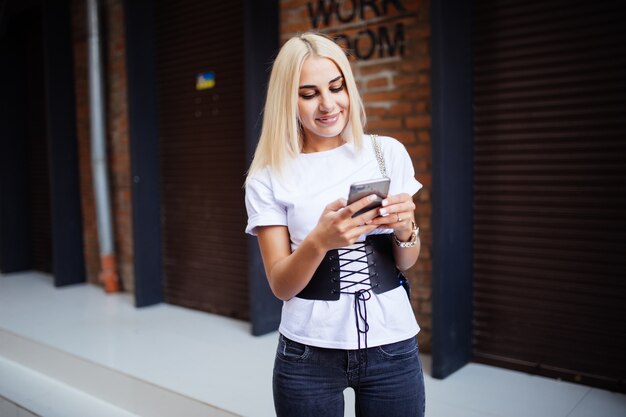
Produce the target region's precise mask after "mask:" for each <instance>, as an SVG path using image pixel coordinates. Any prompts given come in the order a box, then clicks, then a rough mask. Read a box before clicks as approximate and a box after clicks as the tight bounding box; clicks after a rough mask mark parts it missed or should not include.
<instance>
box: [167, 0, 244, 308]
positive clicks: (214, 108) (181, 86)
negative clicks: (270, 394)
mask: <svg viewBox="0 0 626 417" xmlns="http://www.w3.org/2000/svg"><path fill="white" fill-rule="evenodd" d="M242 22H243V9H242V4H241V2H238V1H234V2H230V1H228V2H203V1H192V0H185V1H160V2H159V3H158V6H157V51H156V53H157V69H158V75H157V78H158V86H157V87H158V106H159V135H160V146H161V169H162V171H161V175H162V178H161V181H162V200H163V201H162V209H163V210H162V213H163V219H162V225H163V240H164V250H163V254H164V255H163V256H164V273H165V296H166V300H167V301H168V302H170V303H172V304H178V305H182V306H187V307H191V308H195V309H200V310H204V311H210V312H215V313H219V314H224V315H228V316H232V317H238V318H243V319H247V318H248V316H249V312H248V311H249V307H248V284H247V255H246V254H247V252H246V247H247V246H246V245H247V243H246V238H245V235H244V233H243V231H244V227H245V223H246V214H245V207H244V196H243V190H242V184H243V181H244V174H245V169H246V167H245V166H244V163H245V154H244V152H245V148H244V119H243V111H244V103H243V95H244V90H243V87H244V82H243V23H242ZM209 71H212V72H214V73H215V87H214V88H211V89H207V90H196V77H197V75H198V74H200V73H204V72H209Z"/></svg>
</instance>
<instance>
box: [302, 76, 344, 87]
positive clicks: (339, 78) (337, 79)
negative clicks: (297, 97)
mask: <svg viewBox="0 0 626 417" xmlns="http://www.w3.org/2000/svg"><path fill="white" fill-rule="evenodd" d="M342 78H343V75H340V76H339V77H337V78H333V79H332V80H330V81H329V82H328V84H332V83H334V82H335V81H339V80H341V79H342ZM301 88H317V86H316V85H301V86H300V87H298V89H301Z"/></svg>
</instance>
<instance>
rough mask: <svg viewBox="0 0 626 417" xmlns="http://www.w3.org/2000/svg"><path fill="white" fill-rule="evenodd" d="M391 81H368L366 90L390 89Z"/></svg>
mask: <svg viewBox="0 0 626 417" xmlns="http://www.w3.org/2000/svg"><path fill="white" fill-rule="evenodd" d="M388 86H389V79H388V78H387V77H378V78H372V79H369V80H368V81H367V84H366V85H365V87H366V88H379V87H388Z"/></svg>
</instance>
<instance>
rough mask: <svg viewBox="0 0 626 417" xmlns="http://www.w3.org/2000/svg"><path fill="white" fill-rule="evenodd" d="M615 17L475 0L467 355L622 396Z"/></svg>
mask: <svg viewBox="0 0 626 417" xmlns="http://www.w3.org/2000/svg"><path fill="white" fill-rule="evenodd" d="M625 10H626V8H624V7H623V2H621V1H593V2H591V1H566V0H559V1H536V2H529V1H525V0H515V1H504V0H494V1H477V2H476V8H475V19H474V35H475V36H474V41H473V48H474V110H475V113H474V164H475V168H474V283H475V285H474V294H475V295H474V357H475V359H476V360H477V361H480V362H486V363H491V364H497V365H500V366H504V367H510V368H515V369H522V370H526V371H530V372H533V373H538V374H543V375H549V376H555V377H561V378H564V379H568V380H573V381H578V382H583V383H585V384H590V385H598V386H603V387H606V388H609V389H615V390H622V391H623V390H625V389H626V379H625V378H626V220H625V218H626V37H625V27H626V14H625Z"/></svg>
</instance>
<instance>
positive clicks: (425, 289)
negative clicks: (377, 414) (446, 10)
mask: <svg viewBox="0 0 626 417" xmlns="http://www.w3.org/2000/svg"><path fill="white" fill-rule="evenodd" d="M280 25H281V30H280V33H281V41H283V42H284V41H286V40H287V39H289V38H290V37H291V36H294V35H297V34H298V33H301V32H305V31H309V30H317V31H320V32H323V33H325V34H327V35H330V36H332V37H335V38H336V39H337V42H338V43H339V44H341V45H342V46H344V47H345V48H347V49H348V50H349V51H350V53H351V58H350V59H351V62H352V69H353V71H354V75H355V78H356V81H357V85H358V87H359V91H360V93H361V95H362V98H363V101H364V103H365V108H366V112H367V116H368V121H367V125H366V126H365V131H366V132H368V133H378V134H380V135H388V136H393V137H395V138H397V139H398V140H400V141H401V142H402V143H403V144H404V145H405V146H406V148H407V150H408V152H409V154H410V155H411V157H412V159H413V164H414V166H415V171H416V176H417V179H418V180H419V181H420V182H421V183H422V184H424V188H423V189H422V190H421V191H420V192H419V193H418V194H417V197H416V204H417V209H416V211H415V215H416V219H417V223H418V225H419V226H420V235H421V241H422V250H421V254H420V259H419V260H418V262H417V264H416V265H415V266H414V267H413V268H412V269H411V270H410V271H409V272H408V274H407V275H408V277H409V279H410V281H411V284H412V288H413V297H412V305H413V310H414V311H415V314H416V317H417V319H418V321H419V323H420V326H421V327H422V331H421V332H420V335H419V342H420V344H421V348H422V349H423V350H425V351H429V350H430V344H431V329H432V318H431V313H432V299H431V275H432V274H431V271H432V261H431V247H432V244H431V242H432V234H431V222H430V217H431V216H430V215H431V200H430V192H431V146H430V123H431V121H430V52H429V39H430V21H429V2H428V0H425V1H421V0H395V1H388V0H369V1H362V0H351V1H343V0H281V3H280Z"/></svg>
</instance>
